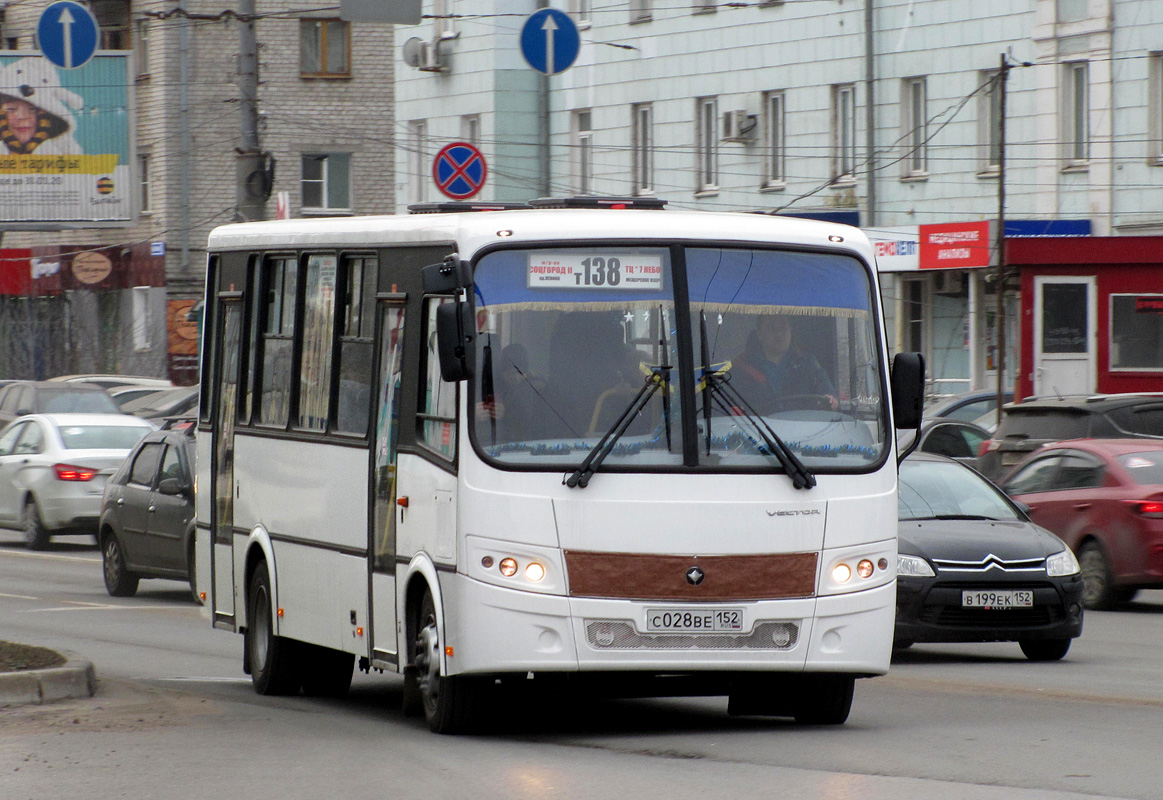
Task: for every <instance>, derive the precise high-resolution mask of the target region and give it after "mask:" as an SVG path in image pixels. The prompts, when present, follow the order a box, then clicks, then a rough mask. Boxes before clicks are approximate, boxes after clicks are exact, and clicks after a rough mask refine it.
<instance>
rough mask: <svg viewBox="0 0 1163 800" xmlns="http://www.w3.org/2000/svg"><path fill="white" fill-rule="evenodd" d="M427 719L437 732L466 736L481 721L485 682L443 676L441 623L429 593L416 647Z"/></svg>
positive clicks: (414, 654) (414, 656)
mask: <svg viewBox="0 0 1163 800" xmlns="http://www.w3.org/2000/svg"><path fill="white" fill-rule="evenodd" d="M411 666H412V667H414V668H415V671H414V674H415V676H416V677H415V680H416V688H417V689H418V690H419V695H420V701H421V705H422V706H423V709H424V718H425V720H427V722H428V728H429V730H431V731H432V732H433V733H446V734H455V733H465V732H467V731H469V730H471V728H472V727H473V725H474V723H475V722H476V720H477V716H478V709H479V706H480V701H481V694H482V688H483V686H482V682H481V680H480V679H479V678H475V677H470V676H465V675H443V674H442V673H441V670H440V623H439V621H438V620H437V618H436V604H435V603H434V602H433V600H432V592H431V591H429V590H426V591H425V592H424V599H423V600H421V602H420V614H419V617H418V619H417V625H416V639H415V641H414V643H413V647H412V665H411Z"/></svg>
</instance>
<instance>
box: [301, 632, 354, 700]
mask: <svg viewBox="0 0 1163 800" xmlns="http://www.w3.org/2000/svg"><path fill="white" fill-rule="evenodd" d="M300 651H301V660H302V673H303V694H305V695H307V696H308V697H343V696H344V695H345V694H347V691H348V689H350V688H351V678H352V673H353V672H354V671H355V656H354V655H352V654H351V653H344V652H342V651H340V650H332V649H331V648H330V647H319V646H318V645H311V644H307V645H301V646H300Z"/></svg>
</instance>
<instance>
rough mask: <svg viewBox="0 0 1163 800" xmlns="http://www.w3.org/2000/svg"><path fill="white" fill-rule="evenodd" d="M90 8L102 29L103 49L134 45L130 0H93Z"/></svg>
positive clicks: (126, 47)
mask: <svg viewBox="0 0 1163 800" xmlns="http://www.w3.org/2000/svg"><path fill="white" fill-rule="evenodd" d="M89 10H91V11H92V12H93V16H94V17H95V18H96V19H97V26H98V27H99V28H100V29H101V49H102V50H128V49H130V47H132V38H133V37H132V36H131V35H130V34H131V32H132V28H131V27H130V25H131V23H130V19H131V17H130V14H129V0H93V3H92V5H90V6H89Z"/></svg>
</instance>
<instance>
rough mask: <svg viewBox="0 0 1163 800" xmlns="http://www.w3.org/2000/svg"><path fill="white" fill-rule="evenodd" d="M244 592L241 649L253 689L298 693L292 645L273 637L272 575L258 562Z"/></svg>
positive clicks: (297, 659)
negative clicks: (243, 629) (243, 632)
mask: <svg viewBox="0 0 1163 800" xmlns="http://www.w3.org/2000/svg"><path fill="white" fill-rule="evenodd" d="M248 586H249V590H248V591H247V593H246V598H247V609H246V621H247V625H246V635H245V637H244V639H243V646H244V647H245V648H246V660H247V664H249V665H250V677H251V680H253V681H254V690H255V691H256V692H258V693H259V694H266V695H282V694H298V693H299V687H300V686H301V679H300V675H299V666H300V665H299V658H298V655H299V654H298V653H297V652H296V648H295V642H294V641H293V640H291V639H285V638H283V637H282V636H276V635H275V627H274V606H273V601H272V599H271V576H270V573H269V572H268V571H267V565H266V562H265V561H263V562H260V563H259V565H258V566H257V567H255V570H254V573H253V574H251V576H250V583H249V584H248Z"/></svg>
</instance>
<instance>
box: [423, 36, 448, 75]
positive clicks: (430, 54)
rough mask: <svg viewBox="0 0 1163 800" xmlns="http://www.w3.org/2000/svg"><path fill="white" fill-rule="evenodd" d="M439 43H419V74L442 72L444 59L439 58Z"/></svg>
mask: <svg viewBox="0 0 1163 800" xmlns="http://www.w3.org/2000/svg"><path fill="white" fill-rule="evenodd" d="M441 55H442V54H441V51H440V42H439V41H436V42H421V43H420V65H419V69H420V71H421V72H444V59H443V58H442V57H441Z"/></svg>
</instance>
